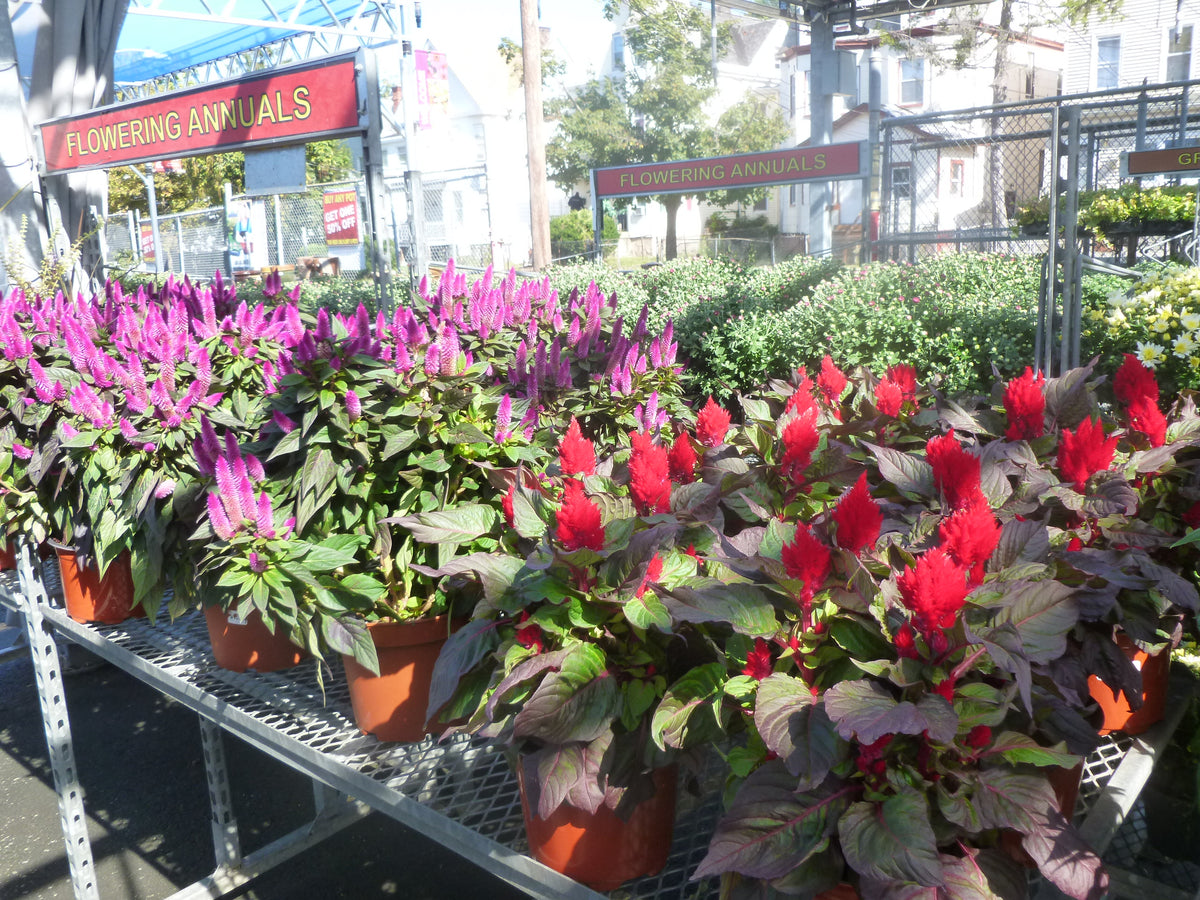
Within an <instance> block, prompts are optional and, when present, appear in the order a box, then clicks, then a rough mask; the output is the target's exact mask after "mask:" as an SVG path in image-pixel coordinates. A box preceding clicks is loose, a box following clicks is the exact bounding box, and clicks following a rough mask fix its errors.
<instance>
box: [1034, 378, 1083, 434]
mask: <svg viewBox="0 0 1200 900" xmlns="http://www.w3.org/2000/svg"><path fill="white" fill-rule="evenodd" d="M1091 374H1092V366H1090V365H1088V366H1083V367H1081V368H1078V369H1072V370H1071V371H1069V372H1067V373H1066V374H1064V375H1062V376H1061V377H1059V378H1047V379H1046V384H1045V387H1044V388H1043V391H1042V392H1043V394H1044V395H1045V397H1046V412H1047V413H1049V414H1050V417H1051V418H1052V419H1054V421H1055V423H1056V424H1058V425H1059V426H1060V427H1063V428H1074V427H1076V426H1077V425H1078V424H1079V423H1080V422H1081V421H1083V419H1084V418H1085V417H1086V416H1089V415H1091V412H1092V397H1091V394H1090V393H1089V391H1088V387H1087V379H1088V377H1089V376H1090V375H1091Z"/></svg>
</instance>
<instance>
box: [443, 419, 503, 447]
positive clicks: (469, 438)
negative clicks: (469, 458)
mask: <svg viewBox="0 0 1200 900" xmlns="http://www.w3.org/2000/svg"><path fill="white" fill-rule="evenodd" d="M441 439H442V440H443V441H445V442H446V443H447V444H491V443H492V439H491V438H490V437H489V436H488V435H486V434H484V433H483V432H482V431H480V430H479V429H478V428H476V427H475V426H474V425H472V424H471V423H470V422H460V423H458V424H457V425H455V426H453V427H452V428H449V429H447V430H446V431H444V432H442V434H441Z"/></svg>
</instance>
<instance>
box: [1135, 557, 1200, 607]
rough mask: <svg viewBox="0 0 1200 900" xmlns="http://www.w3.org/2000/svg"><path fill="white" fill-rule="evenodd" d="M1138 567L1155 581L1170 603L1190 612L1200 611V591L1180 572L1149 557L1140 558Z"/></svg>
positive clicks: (1158, 589)
mask: <svg viewBox="0 0 1200 900" xmlns="http://www.w3.org/2000/svg"><path fill="white" fill-rule="evenodd" d="M1138 568H1140V569H1141V570H1142V574H1143V575H1145V576H1146V577H1147V578H1149V579H1151V580H1152V581H1153V582H1154V587H1155V590H1157V591H1158V592H1159V593H1160V594H1162V595H1163V597H1165V598H1166V599H1167V601H1168V602H1169V603H1171V604H1172V605H1174V606H1178V607H1179V608H1181V609H1186V610H1188V611H1189V612H1198V611H1200V593H1197V591H1196V586H1195V585H1194V584H1192V583H1191V582H1190V581H1188V580H1187V579H1186V578H1183V577H1181V576H1180V575H1179V573H1178V572H1173V571H1172V570H1170V569H1168V568H1167V567H1166V566H1162V565H1159V564H1158V563H1156V562H1154V561H1153V560H1151V559H1150V558H1149V557H1145V558H1143V559H1142V560H1140V561H1139V566H1138Z"/></svg>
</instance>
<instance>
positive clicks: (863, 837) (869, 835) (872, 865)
mask: <svg viewBox="0 0 1200 900" xmlns="http://www.w3.org/2000/svg"><path fill="white" fill-rule="evenodd" d="M838 838H839V840H840V842H841V847H842V853H843V854H844V855H845V857H846V862H847V864H848V865H849V866H850V868H852V869H854V871H856V872H858V873H859V874H860V875H862V876H863V877H864V878H871V879H876V880H879V881H915V882H916V883H917V884H923V885H939V884H942V883H943V879H944V873H943V870H942V861H941V858H940V856H939V854H938V850H937V839H936V837H935V836H934V834H933V827H932V826H931V825H930V824H929V804H928V803H927V802H926V800H925V797H924V795H922V794H918V793H917V792H916V791H906V792H904V793H902V794H896V795H895V796H892V797H888V798H887V799H886V800H884V801H883V802H882V803H866V802H859V803H854V804H851V806H850V808H849V809H847V810H846V812H845V814H844V815H843V816H842V817H841V819H840V820H839V821H838Z"/></svg>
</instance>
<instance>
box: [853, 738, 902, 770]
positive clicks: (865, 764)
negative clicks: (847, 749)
mask: <svg viewBox="0 0 1200 900" xmlns="http://www.w3.org/2000/svg"><path fill="white" fill-rule="evenodd" d="M893 737H895V735H891V734H885V735H884V736H883V737H881V738H879V740H877V741H875V742H874V743H871V744H860V745H859V748H858V758H857V759H856V760H855V761H854V762H855V765H856V766H857V767H858V770H859V771H860V772H862V773H863V774H864V775H875V776H882V775H883V774H884V773H885V772H887V760H886V759H885V758H884V756H885V755H886V754H887V750H888V747H889V746H890V745H891V743H892V738H893Z"/></svg>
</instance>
